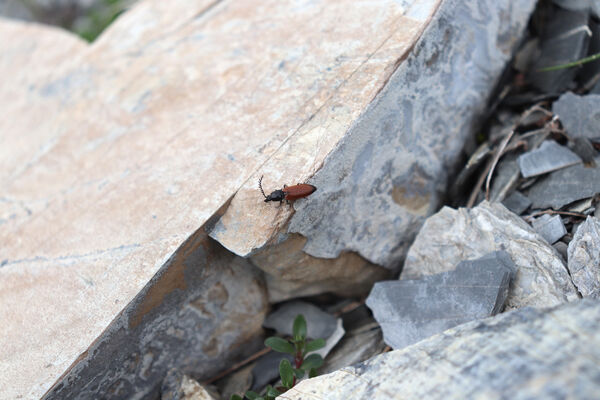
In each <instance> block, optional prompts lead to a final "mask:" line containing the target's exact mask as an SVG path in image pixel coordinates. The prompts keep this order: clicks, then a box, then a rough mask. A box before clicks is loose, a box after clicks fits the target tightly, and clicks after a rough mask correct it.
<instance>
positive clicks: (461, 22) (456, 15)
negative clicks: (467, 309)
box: [211, 0, 534, 294]
mask: <svg viewBox="0 0 600 400" xmlns="http://www.w3.org/2000/svg"><path fill="white" fill-rule="evenodd" d="M414 4H415V5H416V4H418V5H419V6H418V7H416V6H415V7H412V6H411V8H410V9H409V10H410V11H409V13H410V14H411V15H412V18H416V19H418V20H420V19H421V18H423V17H424V16H425V15H426V14H427V9H428V7H429V5H431V4H433V2H429V1H428V2H419V3H416V2H415V3H414ZM533 6H534V2H533V1H528V0H522V1H516V2H515V1H511V2H508V1H501V2H498V1H486V2H485V3H481V2H473V1H460V0H459V1H455V0H450V1H443V2H441V5H440V8H439V10H438V11H437V12H436V14H435V16H434V19H433V20H432V21H431V22H430V23H429V25H428V29H427V31H426V32H424V33H423V35H422V37H421V39H420V41H419V43H417V44H416V45H415V47H414V48H413V49H412V51H411V52H410V53H406V54H405V56H406V59H404V58H399V59H398V60H399V61H401V62H399V63H398V64H396V66H395V70H394V72H393V74H391V75H389V76H388V77H387V78H389V79H388V80H387V84H386V85H385V87H383V88H382V89H381V90H380V91H378V92H373V94H375V93H377V96H376V97H375V98H374V101H373V102H371V103H370V104H369V106H368V107H367V108H366V109H365V110H364V111H363V112H362V113H360V114H355V117H353V118H352V119H351V123H350V120H348V119H347V118H345V117H344V118H340V117H338V118H337V119H336V120H335V121H331V122H326V121H323V122H321V119H320V118H321V117H320V116H319V115H317V117H318V118H317V117H316V118H315V119H313V120H311V121H310V123H308V124H307V127H306V128H305V129H316V128H317V127H320V128H321V129H327V131H328V134H327V137H328V138H331V140H332V141H335V143H336V147H335V150H333V151H332V152H327V153H326V154H324V155H327V154H328V157H327V159H326V160H324V162H323V166H322V168H321V169H320V170H319V171H318V172H317V173H316V174H315V175H314V176H313V178H312V179H310V183H311V184H314V185H315V186H317V187H318V190H317V191H316V192H315V193H313V194H312V195H311V196H310V198H308V199H307V200H306V201H299V202H297V203H296V204H295V205H294V208H295V209H296V213H295V214H294V216H293V217H292V220H291V222H290V225H289V232H297V233H300V234H301V235H302V236H304V237H305V238H306V239H307V243H306V245H305V247H304V251H305V252H306V253H308V254H309V255H310V256H312V257H318V258H330V259H331V258H336V257H338V256H340V255H344V254H348V253H351V254H354V253H356V254H358V255H359V256H360V257H363V258H364V259H366V260H368V261H369V262H371V263H375V264H378V265H383V266H385V267H388V268H391V269H394V268H397V267H398V266H399V262H400V261H401V260H402V258H403V257H404V256H405V254H406V251H407V248H408V245H409V244H410V242H411V241H412V239H413V238H414V236H415V235H416V232H417V231H418V229H419V227H420V224H421V223H422V221H423V220H424V217H425V216H426V215H428V214H429V213H431V212H433V211H434V210H435V209H436V207H437V206H438V205H439V202H440V193H442V192H443V191H444V189H445V186H446V179H447V176H448V172H449V171H450V170H451V169H452V168H451V167H452V166H453V165H454V163H455V162H456V160H457V158H458V155H459V154H460V151H461V149H462V147H463V144H464V141H465V140H466V138H467V136H468V135H469V132H470V131H471V127H472V125H473V124H474V123H475V116H476V115H478V113H479V112H480V111H481V110H482V109H483V106H484V99H485V98H486V96H487V94H486V93H488V91H489V90H490V89H491V87H492V86H493V82H494V81H495V80H496V78H497V77H498V76H499V74H500V71H501V70H502V69H503V66H504V64H505V62H506V61H507V60H508V59H509V58H510V54H511V51H512V49H513V47H514V45H515V43H516V42H517V40H518V37H519V36H520V32H522V29H523V28H524V26H525V24H526V21H527V18H528V15H529V14H530V12H531V10H532V9H533ZM417 9H419V10H420V12H419V13H417V12H416V10H417ZM407 15H408V14H407ZM439 43H444V45H443V46H440V45H439ZM474 49H475V50H474ZM483 60H485V61H483ZM336 104H343V102H337V103H336ZM336 107H337V106H336ZM424 115H427V118H422V116H424ZM347 122H348V123H347ZM340 131H343V132H344V135H343V136H342V135H341V134H340ZM327 140H329V139H327ZM316 146H317V147H316V149H315V150H314V151H313V152H312V153H314V154H317V155H318V156H320V155H321V154H323V153H322V152H320V151H317V150H318V149H321V148H322V147H324V146H322V145H321V143H320V142H319V144H318V145H316ZM307 154H310V152H307ZM279 160H280V162H281V160H282V158H280V159H279ZM308 161H311V162H312V159H309V160H308ZM269 169H270V172H272V174H270V176H272V177H271V178H269V180H268V181H267V180H265V181H264V183H265V185H267V186H269V188H270V189H274V188H278V187H281V186H282V184H283V183H288V184H289V183H296V182H297V180H294V178H293V177H288V176H289V175H291V174H292V173H293V172H294V171H287V170H283V171H282V170H281V169H279V168H276V166H275V165H273V166H272V167H269ZM295 175H296V176H307V175H298V174H295ZM266 176H267V175H265V179H267V178H266ZM257 178H258V176H257V177H256V178H255V179H254V180H251V181H249V182H248V183H247V184H246V185H245V186H244V187H243V188H242V189H241V190H240V191H239V192H238V193H237V195H236V197H235V198H234V199H233V201H232V203H231V206H230V207H229V209H228V210H227V212H226V214H225V216H224V217H223V218H222V219H221V221H220V222H219V223H218V224H217V225H216V227H215V229H214V230H213V231H212V232H211V235H212V237H214V238H215V239H217V240H219V241H220V242H221V243H223V244H224V245H225V246H226V247H227V248H229V249H230V250H232V251H233V252H235V253H237V254H240V255H248V254H252V252H253V251H256V249H259V248H263V247H264V246H265V245H267V246H268V245H270V244H272V243H277V244H279V243H281V242H282V241H284V240H285V239H286V238H285V237H284V236H280V237H275V232H277V229H276V228H277V226H284V224H285V223H286V221H287V220H288V216H289V212H288V211H287V209H285V208H284V210H283V211H280V212H278V213H275V211H271V209H270V210H269V211H268V212H267V213H265V212H263V211H262V210H255V209H253V207H250V205H249V202H250V199H255V198H256V197H257V196H258V195H259V194H257V190H256V180H257ZM267 182H272V183H269V184H267ZM270 189H269V190H270ZM246 231H249V232H252V234H250V235H246V234H245V232H246ZM265 248H266V249H268V247H265ZM267 251H268V250H267ZM257 265H258V266H259V267H260V268H263V266H262V265H261V264H257ZM302 267H303V268H302V271H301V273H302V274H305V275H307V276H317V275H318V274H320V273H321V270H322V268H320V266H319V267H313V266H312V265H311V263H310V262H309V263H307V264H304V265H303V266H302ZM325 271H326V270H325ZM284 273H286V274H287V275H288V276H291V277H294V275H293V271H291V270H289V269H286V270H285V271H284ZM298 281H300V280H299V279H298ZM355 282H359V280H357V281H355ZM305 287H306V288H309V287H310V285H308V284H306V285H305ZM308 290H310V289H308ZM330 290H331V289H330ZM297 293H298V294H301V293H302V292H301V291H298V292H297Z"/></svg>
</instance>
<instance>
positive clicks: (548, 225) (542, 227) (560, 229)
mask: <svg viewBox="0 0 600 400" xmlns="http://www.w3.org/2000/svg"><path fill="white" fill-rule="evenodd" d="M531 225H532V226H533V229H535V230H536V232H537V233H539V234H540V235H541V236H542V237H543V238H544V239H546V241H547V242H548V243H550V244H554V243H556V242H557V241H558V240H559V239H560V238H561V237H563V236H565V235H566V234H567V229H566V228H565V224H563V222H562V219H561V218H560V215H553V216H550V215H548V214H544V215H542V216H541V217H539V218H535V219H534V220H533V221H532V222H531Z"/></svg>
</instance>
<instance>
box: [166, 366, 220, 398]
mask: <svg viewBox="0 0 600 400" xmlns="http://www.w3.org/2000/svg"><path fill="white" fill-rule="evenodd" d="M160 392H161V393H160V400H215V399H218V396H216V395H215V393H213V394H211V392H210V391H208V390H206V388H204V387H203V386H202V385H200V384H199V383H198V382H196V381H195V380H194V379H192V378H191V377H189V376H187V375H185V374H184V373H182V372H181V371H179V370H176V369H171V370H169V372H168V373H167V375H166V376H165V379H163V382H162V386H161V389H160Z"/></svg>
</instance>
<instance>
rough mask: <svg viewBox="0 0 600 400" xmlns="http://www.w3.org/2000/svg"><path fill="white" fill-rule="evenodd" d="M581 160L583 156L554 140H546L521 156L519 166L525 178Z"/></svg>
mask: <svg viewBox="0 0 600 400" xmlns="http://www.w3.org/2000/svg"><path fill="white" fill-rule="evenodd" d="M580 162H581V158H579V156H578V155H577V154H575V153H573V152H572V151H571V150H569V149H568V148H567V147H564V146H561V145H559V144H558V143H556V142H555V141H554V140H546V141H545V142H544V143H542V145H541V146H540V147H539V148H537V149H534V150H531V151H528V152H526V153H524V154H521V155H520V156H519V168H520V169H521V175H523V177H524V178H530V177H532V176H537V175H542V174H546V173H548V172H552V171H556V170H557V169H561V168H565V167H568V166H571V165H575V164H577V163H580Z"/></svg>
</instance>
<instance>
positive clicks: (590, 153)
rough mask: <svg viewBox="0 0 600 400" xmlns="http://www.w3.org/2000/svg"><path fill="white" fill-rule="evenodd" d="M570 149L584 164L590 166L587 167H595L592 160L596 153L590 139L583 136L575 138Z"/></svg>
mask: <svg viewBox="0 0 600 400" xmlns="http://www.w3.org/2000/svg"><path fill="white" fill-rule="evenodd" d="M571 149H572V150H573V152H574V153H575V154H577V155H578V156H579V157H580V158H581V160H582V161H583V162H584V163H586V164H590V165H589V166H595V163H594V158H596V157H597V156H598V151H597V150H596V149H595V148H594V145H593V144H592V142H591V141H590V139H588V138H586V137H583V136H577V137H576V138H574V140H573V145H572V147H571Z"/></svg>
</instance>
